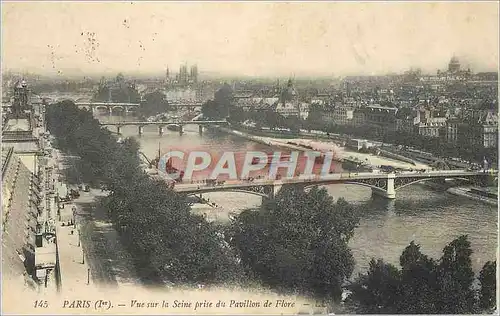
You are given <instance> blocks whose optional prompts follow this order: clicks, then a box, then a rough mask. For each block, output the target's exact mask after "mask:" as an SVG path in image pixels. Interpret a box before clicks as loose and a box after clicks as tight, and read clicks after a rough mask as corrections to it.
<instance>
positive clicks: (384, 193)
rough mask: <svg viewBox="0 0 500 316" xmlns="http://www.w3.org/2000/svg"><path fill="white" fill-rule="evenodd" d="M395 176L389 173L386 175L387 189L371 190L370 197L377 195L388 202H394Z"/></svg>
mask: <svg viewBox="0 0 500 316" xmlns="http://www.w3.org/2000/svg"><path fill="white" fill-rule="evenodd" d="M395 178H396V175H395V174H394V173H390V174H388V175H387V188H386V189H383V188H372V195H377V196H380V197H383V198H386V199H389V200H394V199H395V198H396V189H395V188H394V179H395Z"/></svg>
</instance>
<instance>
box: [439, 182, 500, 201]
mask: <svg viewBox="0 0 500 316" xmlns="http://www.w3.org/2000/svg"><path fill="white" fill-rule="evenodd" d="M495 189H497V190H498V188H487V189H484V188H476V187H470V186H468V187H454V188H449V189H448V190H447V192H448V193H451V194H453V195H457V196H463V197H466V198H469V199H471V200H474V201H478V202H482V203H485V204H488V205H492V206H498V194H496V196H497V197H496V199H495V198H493V196H494V194H493V195H492V196H491V197H489V196H485V195H481V194H480V192H485V193H486V192H487V191H493V190H495Z"/></svg>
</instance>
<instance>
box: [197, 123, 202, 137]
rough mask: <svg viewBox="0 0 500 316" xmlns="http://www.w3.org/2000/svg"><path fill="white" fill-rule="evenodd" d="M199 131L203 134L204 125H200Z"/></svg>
mask: <svg viewBox="0 0 500 316" xmlns="http://www.w3.org/2000/svg"><path fill="white" fill-rule="evenodd" d="M198 133H200V135H201V134H203V126H202V125H198Z"/></svg>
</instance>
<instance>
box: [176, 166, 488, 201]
mask: <svg viewBox="0 0 500 316" xmlns="http://www.w3.org/2000/svg"><path fill="white" fill-rule="evenodd" d="M495 178H496V179H498V171H496V170H491V171H488V172H487V171H484V170H483V171H465V170H446V171H442V170H441V171H426V172H402V173H368V172H366V173H354V174H353V173H333V174H329V175H326V176H318V177H309V178H305V179H304V178H302V179H301V178H300V177H297V178H292V179H283V180H270V179H254V180H253V181H248V180H233V181H225V182H224V183H223V184H219V185H214V184H213V183H206V181H204V182H201V183H187V182H181V183H178V184H176V185H175V187H174V190H175V191H177V192H181V193H186V194H188V195H195V194H202V193H208V192H220V191H231V192H243V193H248V194H254V195H259V196H262V197H263V198H273V197H274V196H275V194H276V193H277V192H278V191H279V189H280V188H281V186H283V185H300V186H303V187H304V188H305V189H308V188H311V187H313V186H318V185H329V184H355V185H361V186H365V187H369V188H371V189H372V192H373V193H374V194H376V195H380V196H382V197H385V198H387V199H395V198H396V191H397V190H399V189H401V188H404V187H406V186H408V185H411V184H415V183H419V182H423V181H429V180H441V181H444V180H445V179H462V180H466V181H469V182H473V183H479V184H485V183H487V182H488V181H490V182H491V181H495ZM496 181H498V180H496Z"/></svg>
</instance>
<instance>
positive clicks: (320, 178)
mask: <svg viewBox="0 0 500 316" xmlns="http://www.w3.org/2000/svg"><path fill="white" fill-rule="evenodd" d="M391 174H392V175H394V176H395V177H398V175H399V176H400V177H401V176H410V177H414V176H418V177H422V178H425V177H427V176H429V175H433V176H435V177H443V178H445V177H446V176H460V175H465V176H471V175H472V176H473V175H489V174H498V171H497V170H480V171H466V170H447V171H439V170H435V171H428V172H415V171H414V172H410V171H409V172H401V173H399V174H394V173H369V172H365V173H356V172H338V173H331V174H328V175H311V176H309V175H308V176H296V177H292V178H287V177H282V178H279V177H277V178H271V177H262V176H261V177H255V178H252V177H250V178H246V179H237V180H223V179H220V180H217V179H215V180H214V179H192V180H184V181H181V182H177V183H176V184H175V186H177V187H179V186H182V187H191V186H192V187H193V188H197V187H200V188H208V187H217V186H251V185H284V184H298V183H315V182H324V181H330V180H332V181H333V180H357V179H360V180H361V179H370V178H386V177H387V176H389V175H391Z"/></svg>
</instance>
